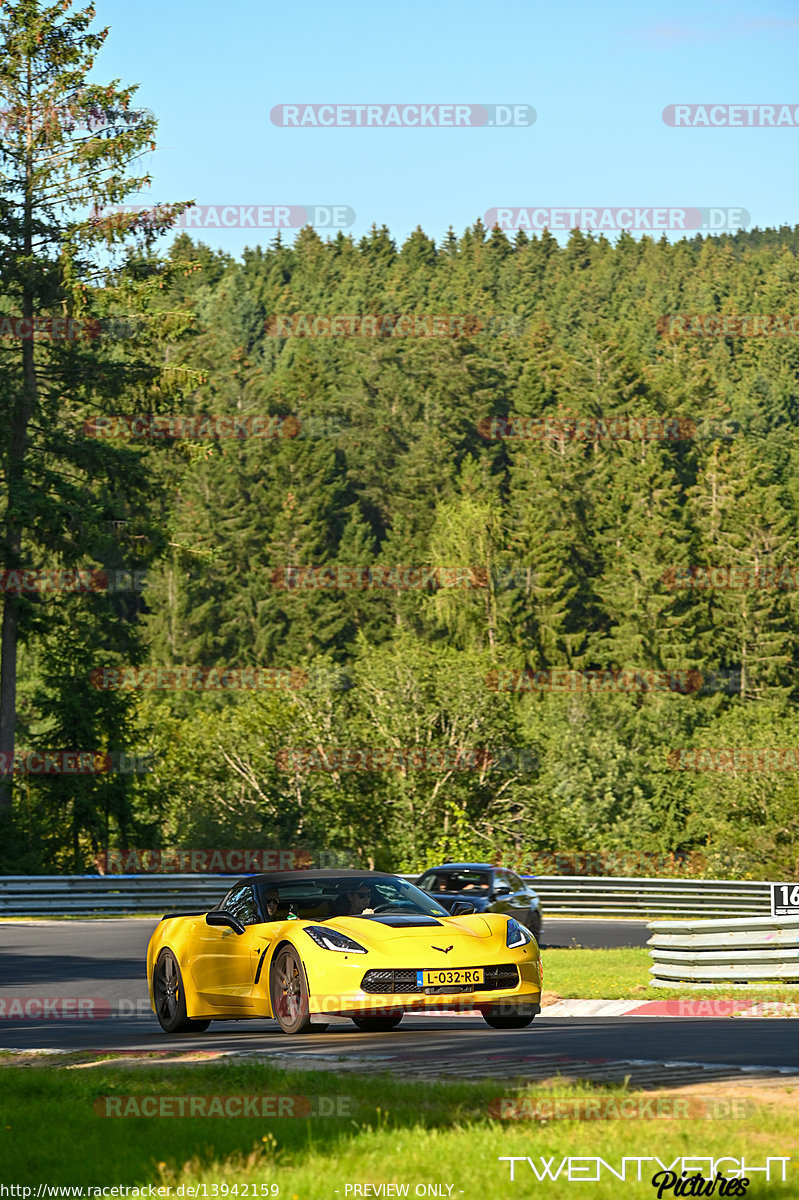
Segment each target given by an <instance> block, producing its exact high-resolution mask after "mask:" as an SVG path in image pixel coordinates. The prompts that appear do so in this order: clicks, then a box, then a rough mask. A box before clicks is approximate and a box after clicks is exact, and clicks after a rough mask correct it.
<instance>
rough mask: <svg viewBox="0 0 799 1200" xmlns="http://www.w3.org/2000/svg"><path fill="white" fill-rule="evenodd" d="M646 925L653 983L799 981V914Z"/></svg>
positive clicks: (699, 983) (666, 985)
mask: <svg viewBox="0 0 799 1200" xmlns="http://www.w3.org/2000/svg"><path fill="white" fill-rule="evenodd" d="M649 928H650V930H651V932H652V937H651V938H650V939H649V941H648V942H647V945H648V946H651V947H652V949H651V950H650V952H649V953H650V955H651V956H652V958H653V960H654V966H652V967H650V968H649V972H650V974H651V975H652V979H651V981H650V982H651V983H652V984H654V986H655V987H673V986H674V984H675V983H692V984H695V985H701V984H713V983H722V982H732V983H740V984H748V983H756V982H757V981H759V980H764V979H779V980H782V981H785V982H792V983H793V982H799V917H749V918H746V917H743V918H738V919H735V918H728V919H727V920H725V921H652V922H651V924H650V926H649Z"/></svg>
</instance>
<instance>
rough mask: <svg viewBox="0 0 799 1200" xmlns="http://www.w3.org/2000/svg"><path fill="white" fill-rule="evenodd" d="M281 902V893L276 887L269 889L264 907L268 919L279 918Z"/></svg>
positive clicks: (274, 919)
mask: <svg viewBox="0 0 799 1200" xmlns="http://www.w3.org/2000/svg"><path fill="white" fill-rule="evenodd" d="M279 903H280V894H279V893H278V890H277V888H276V887H270V888H268V889H267V891H266V893H265V895H264V909H265V911H266V919H267V921H276V920H277V906H278V904H279Z"/></svg>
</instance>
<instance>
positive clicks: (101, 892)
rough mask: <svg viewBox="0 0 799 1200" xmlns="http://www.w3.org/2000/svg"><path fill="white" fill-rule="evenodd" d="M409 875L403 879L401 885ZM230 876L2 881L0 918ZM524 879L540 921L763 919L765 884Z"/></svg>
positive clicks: (189, 896) (158, 903)
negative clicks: (531, 889) (561, 918)
mask: <svg viewBox="0 0 799 1200" xmlns="http://www.w3.org/2000/svg"><path fill="white" fill-rule="evenodd" d="M418 877H419V876H418V874H416V875H404V876H402V878H404V879H408V880H411V881H413V880H415V879H418ZM235 878H236V876H233V875H166V874H163V875H6V876H2V877H0V916H46V915H48V914H50V915H75V916H87V915H91V914H95V915H105V914H107V915H113V914H116V913H118V914H123V913H157V914H160V913H163V912H168V911H170V910H179V909H187V908H188V909H191V908H205V907H210V906H211V905H212V904H214V903H216V901H217V900H218V899H219V898H220V897H221V896H223V895H224V893H225V892H226V891H227V889H228V888H229V887H230V886H231V884H232V883H233V882H234V880H235ZM524 878H525V879H526V880H527V881H528V882H529V883H530V884H531V885H532V886H533V887H534V888H535V890H536V891H537V892H538V894H539V896H540V897H541V910H542V912H543V914H544V918H545V919H546V917H547V916H548V915H553V914H557V915H560V916H638V917H649V916H659V915H664V916H686V917H687V916H699V915H701V916H708V917H713V916H717V915H718V916H723V915H725V914H729V915H731V916H737V917H743V916H768V914H769V913H770V911H771V897H770V891H769V884H768V883H759V882H753V881H751V880H743V881H735V880H724V879H692V880H680V879H635V878H624V879H622V878H614V877H612V876H601V877H586V876H582V875H558V876H556V875H547V876H531V875H526V876H524Z"/></svg>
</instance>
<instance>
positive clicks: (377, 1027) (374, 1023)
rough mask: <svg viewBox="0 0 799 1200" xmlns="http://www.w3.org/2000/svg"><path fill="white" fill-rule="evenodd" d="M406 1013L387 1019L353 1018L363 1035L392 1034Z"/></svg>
mask: <svg viewBox="0 0 799 1200" xmlns="http://www.w3.org/2000/svg"><path fill="white" fill-rule="evenodd" d="M403 1016H404V1013H401V1012H400V1013H391V1014H390V1015H389V1016H385V1017H353V1018H352V1019H353V1021H354V1023H355V1024H356V1025H357V1026H358V1028H359V1029H360V1030H361V1032H362V1033H390V1031H391V1030H392V1029H396V1028H397V1026H398V1025H399V1023H400V1021H401V1020H402V1018H403Z"/></svg>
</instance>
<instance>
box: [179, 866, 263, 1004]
mask: <svg viewBox="0 0 799 1200" xmlns="http://www.w3.org/2000/svg"><path fill="white" fill-rule="evenodd" d="M221 907H222V908H223V909H224V910H225V911H226V912H229V913H230V914H231V916H234V917H236V918H237V919H238V920H239V921H241V923H242V924H243V925H244V926H245V929H244V933H236V932H235V930H233V929H228V928H226V927H225V926H221V925H206V924H205V923H201V925H200V927H199V932H198V934H197V936H196V938H195V941H194V944H193V946H192V949H191V954H190V958H189V967H190V970H191V973H192V977H193V979H194V982H195V984H196V987H197V991H198V992H200V993H201V995H202V996H203V998H204V999H205V1000H207V1001H208V1003H209V1004H213V1005H215V1006H217V1007H219V1008H224V1009H228V1010H232V1009H235V1010H239V1009H241V1010H246V1009H248V1008H249V1007H250V1006H251V1003H252V989H253V980H254V977H255V970H257V965H258V958H259V955H260V953H261V945H262V943H264V941H265V939H264V938H263V937H261V936H259V932H258V930H259V925H260V924H261V922H262V920H263V918H262V917H261V914H260V911H259V908H258V902H257V899H256V896H255V893H254V891H253V888H252V885H251V884H241V885H240V886H237V887H235V888H233V889H232V890H231V891H230V892H228V894H227V896H226V897H225V899H224V901H223V903H222V906H221ZM253 960H255V968H254V967H253Z"/></svg>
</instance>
